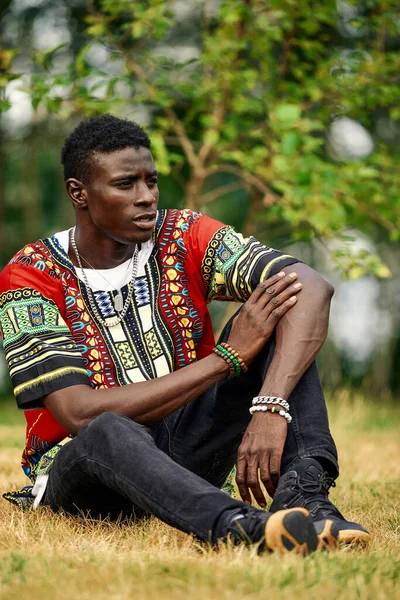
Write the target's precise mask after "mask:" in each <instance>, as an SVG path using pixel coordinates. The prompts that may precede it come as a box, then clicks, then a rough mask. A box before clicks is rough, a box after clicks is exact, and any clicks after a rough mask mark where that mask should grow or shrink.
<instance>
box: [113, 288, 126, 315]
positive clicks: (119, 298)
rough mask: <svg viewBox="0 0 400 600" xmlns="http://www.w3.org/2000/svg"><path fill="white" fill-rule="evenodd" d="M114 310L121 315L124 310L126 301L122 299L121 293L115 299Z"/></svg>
mask: <svg viewBox="0 0 400 600" xmlns="http://www.w3.org/2000/svg"><path fill="white" fill-rule="evenodd" d="M114 308H115V310H116V311H117V312H119V313H120V312H121V311H122V309H123V308H124V300H123V298H122V294H121V291H119V292H118V294H117V295H116V296H115V298H114Z"/></svg>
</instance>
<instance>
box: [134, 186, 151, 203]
mask: <svg viewBox="0 0 400 600" xmlns="http://www.w3.org/2000/svg"><path fill="white" fill-rule="evenodd" d="M155 200H156V197H155V195H154V193H152V191H151V190H150V189H149V187H148V185H147V183H145V182H141V183H140V184H139V185H138V187H137V193H136V198H135V204H146V205H151V204H153V203H154V202H155Z"/></svg>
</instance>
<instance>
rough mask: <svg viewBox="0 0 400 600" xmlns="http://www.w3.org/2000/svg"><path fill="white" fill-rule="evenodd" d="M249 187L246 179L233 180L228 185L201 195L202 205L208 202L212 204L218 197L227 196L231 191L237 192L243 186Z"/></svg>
mask: <svg viewBox="0 0 400 600" xmlns="http://www.w3.org/2000/svg"><path fill="white" fill-rule="evenodd" d="M246 187H248V184H246V182H245V181H241V182H240V181H233V182H232V183H227V184H226V185H221V186H219V187H217V188H215V189H213V190H211V191H210V192H207V193H206V194H203V196H201V199H200V201H201V204H202V205H206V204H210V202H213V200H216V199H217V198H219V197H220V196H225V195H226V194H229V193H230V192H235V191H236V190H240V189H243V188H246Z"/></svg>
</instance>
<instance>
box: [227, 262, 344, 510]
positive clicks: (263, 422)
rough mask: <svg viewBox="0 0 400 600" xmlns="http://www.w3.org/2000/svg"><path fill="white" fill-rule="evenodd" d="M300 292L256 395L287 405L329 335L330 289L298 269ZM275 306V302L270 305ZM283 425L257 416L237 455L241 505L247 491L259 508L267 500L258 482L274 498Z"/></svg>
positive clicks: (267, 415) (303, 268) (282, 325)
mask: <svg viewBox="0 0 400 600" xmlns="http://www.w3.org/2000/svg"><path fill="white" fill-rule="evenodd" d="M292 269H293V270H294V271H296V273H297V274H298V281H300V282H301V283H302V284H303V291H302V293H301V294H300V295H299V297H298V302H297V303H296V306H294V307H293V310H291V311H289V312H288V313H287V314H286V315H285V316H284V317H283V318H282V319H281V320H280V321H279V323H278V325H277V327H276V348H275V353H274V356H273V359H272V362H271V365H270V367H269V369H268V373H267V377H266V379H265V381H264V383H263V386H262V388H261V391H260V395H264V396H280V397H281V398H285V399H287V398H288V397H289V396H290V394H291V392H292V391H293V389H294V388H295V386H296V384H297V383H298V381H299V379H300V378H301V376H302V375H303V373H304V372H305V371H306V370H307V368H308V367H309V366H310V364H311V363H312V361H313V360H314V359H315V357H316V355H317V353H318V351H319V350H320V348H321V346H322V344H323V343H324V341H325V338H326V336H327V332H328V323H329V309H330V301H331V298H332V295H333V292H334V290H333V287H332V286H331V285H330V284H329V283H328V282H327V281H325V279H323V278H322V277H321V276H320V275H318V273H316V272H315V271H314V270H313V269H311V268H310V267H308V266H306V265H304V264H300V263H296V264H293V265H291V266H290V270H292ZM272 302H273V300H272ZM286 434H287V422H286V420H285V419H283V418H282V417H280V416H279V415H276V414H271V413H269V412H267V413H256V414H254V416H253V417H252V420H251V422H250V424H249V426H248V428H247V430H246V433H245V435H244V437H243V441H242V444H241V446H240V448H239V451H238V462H237V484H238V487H239V491H240V494H241V496H242V498H243V500H244V501H246V502H251V496H250V492H249V489H251V491H252V492H253V495H254V497H255V498H256V500H257V502H258V503H259V504H260V505H261V506H265V498H264V495H263V493H262V490H261V487H260V485H259V480H258V469H259V470H260V478H261V481H262V482H263V484H264V485H265V487H266V489H267V491H268V493H269V494H270V495H271V496H272V495H273V494H274V492H275V489H276V485H277V483H278V480H279V472H280V463H281V457H282V452H283V448H284V444H285V440H286Z"/></svg>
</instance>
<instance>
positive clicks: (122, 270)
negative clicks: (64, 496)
mask: <svg viewBox="0 0 400 600" xmlns="http://www.w3.org/2000/svg"><path fill="white" fill-rule="evenodd" d="M70 231H71V230H70V229H66V230H64V231H59V232H58V233H56V234H55V235H54V237H55V238H56V239H57V241H58V243H59V244H60V246H61V247H62V248H63V250H64V251H65V253H66V254H68V251H69V235H70ZM153 246H154V244H153V240H152V239H150V240H149V241H148V242H144V243H143V244H142V245H141V248H140V251H139V254H138V269H137V274H138V275H141V274H143V273H144V268H145V265H146V263H147V261H148V259H149V257H150V254H151V253H152V250H153ZM130 264H131V259H130V258H129V259H128V260H126V261H125V262H123V263H122V264H120V265H118V267H113V268H112V269H83V271H84V273H85V275H86V277H87V281H88V283H89V285H90V287H91V289H92V290H93V291H94V292H98V291H105V292H110V291H111V290H120V289H121V288H122V287H123V286H124V285H126V284H127V283H129V282H130V280H131V278H132V269H130V268H128V267H129V266H130ZM75 271H76V274H77V276H78V277H79V279H80V280H81V281H83V282H84V283H85V278H84V276H83V274H82V270H81V269H79V268H78V267H75ZM102 275H103V277H104V279H103V277H102ZM48 479H49V476H48V475H38V476H37V477H36V481H35V485H34V486H33V489H32V495H33V496H35V501H34V503H33V510H36V509H37V508H38V506H39V504H40V502H41V500H42V498H43V496H44V493H45V491H46V486H47V481H48Z"/></svg>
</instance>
